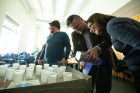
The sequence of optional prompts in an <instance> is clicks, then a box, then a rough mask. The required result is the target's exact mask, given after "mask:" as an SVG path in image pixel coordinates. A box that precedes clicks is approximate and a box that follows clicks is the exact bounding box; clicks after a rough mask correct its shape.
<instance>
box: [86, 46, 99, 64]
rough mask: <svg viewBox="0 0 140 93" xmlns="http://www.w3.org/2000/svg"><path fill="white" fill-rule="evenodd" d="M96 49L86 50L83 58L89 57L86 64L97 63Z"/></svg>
mask: <svg viewBox="0 0 140 93" xmlns="http://www.w3.org/2000/svg"><path fill="white" fill-rule="evenodd" d="M98 51H99V50H98V48H96V47H94V48H92V49H90V50H88V51H87V52H86V53H85V54H84V56H86V55H87V54H88V55H89V57H88V59H87V62H89V61H98Z"/></svg>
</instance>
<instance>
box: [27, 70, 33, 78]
mask: <svg viewBox="0 0 140 93" xmlns="http://www.w3.org/2000/svg"><path fill="white" fill-rule="evenodd" d="M33 72H34V68H33V67H27V68H26V79H32V76H33Z"/></svg>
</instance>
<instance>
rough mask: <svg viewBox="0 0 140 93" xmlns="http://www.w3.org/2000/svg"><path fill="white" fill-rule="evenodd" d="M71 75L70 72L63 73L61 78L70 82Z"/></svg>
mask: <svg viewBox="0 0 140 93" xmlns="http://www.w3.org/2000/svg"><path fill="white" fill-rule="evenodd" d="M72 74H73V73H71V72H64V73H63V77H64V81H71V79H72Z"/></svg>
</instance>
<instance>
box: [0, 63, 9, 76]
mask: <svg viewBox="0 0 140 93" xmlns="http://www.w3.org/2000/svg"><path fill="white" fill-rule="evenodd" d="M7 67H8V65H0V75H2V76H5V75H6V69H7Z"/></svg>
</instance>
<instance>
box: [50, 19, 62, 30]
mask: <svg viewBox="0 0 140 93" xmlns="http://www.w3.org/2000/svg"><path fill="white" fill-rule="evenodd" d="M49 24H51V25H52V26H56V27H57V28H58V29H60V28H61V26H60V22H59V21H58V20H54V21H52V22H51V23H49Z"/></svg>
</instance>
